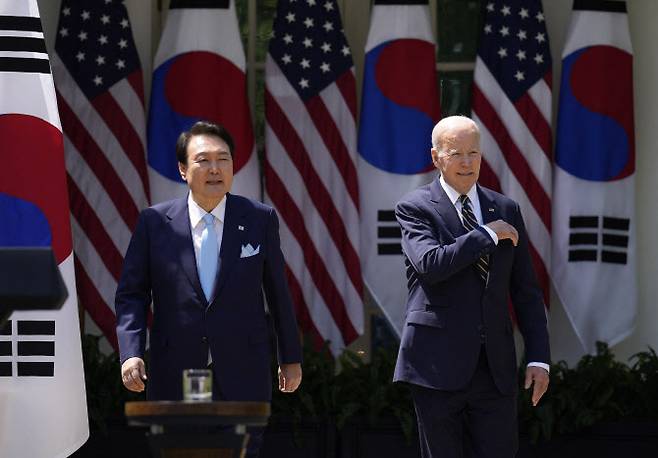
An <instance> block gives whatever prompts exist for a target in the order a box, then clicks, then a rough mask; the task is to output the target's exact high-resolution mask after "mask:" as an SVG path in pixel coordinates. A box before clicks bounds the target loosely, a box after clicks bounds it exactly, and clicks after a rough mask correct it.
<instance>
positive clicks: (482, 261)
mask: <svg viewBox="0 0 658 458" xmlns="http://www.w3.org/2000/svg"><path fill="white" fill-rule="evenodd" d="M459 201H460V202H461V204H462V224H463V225H464V227H465V228H466V230H467V231H472V230H474V229H475V228H476V227H478V226H479V224H478V222H477V219H475V213H473V209H472V208H471V199H469V198H468V196H466V195H463V194H462V195H461V196H459ZM475 268H476V270H477V272H478V274H479V275H480V278H482V280H484V282H485V283H486V282H487V276H488V275H489V255H488V254H485V255H484V256H481V257H480V258H479V259H478V260H477V262H476V263H475Z"/></svg>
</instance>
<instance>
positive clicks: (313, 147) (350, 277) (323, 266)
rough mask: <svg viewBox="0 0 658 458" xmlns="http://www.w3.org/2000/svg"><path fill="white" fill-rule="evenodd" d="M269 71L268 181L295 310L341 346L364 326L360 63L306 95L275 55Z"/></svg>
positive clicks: (334, 346) (315, 331) (306, 325)
mask: <svg viewBox="0 0 658 458" xmlns="http://www.w3.org/2000/svg"><path fill="white" fill-rule="evenodd" d="M265 75H266V77H265V119H266V131H265V145H266V159H265V189H266V195H267V199H268V201H269V202H270V203H271V204H272V205H273V206H274V207H275V208H276V210H277V212H278V214H279V217H280V221H281V228H280V235H281V247H282V250H283V253H284V257H285V259H286V264H287V275H288V279H289V285H290V289H291V293H292V295H293V301H294V302H295V307H296V310H297V317H298V319H299V322H300V326H301V327H302V328H303V329H304V330H305V331H308V332H310V333H311V334H312V335H313V337H314V338H315V340H316V342H322V341H324V340H329V341H330V348H331V350H332V352H333V353H334V354H338V353H339V352H340V350H342V349H343V348H344V347H345V345H348V344H349V343H350V342H352V341H353V340H354V339H356V337H357V336H358V335H359V334H362V333H363V299H362V292H363V279H362V276H361V267H360V260H359V190H358V180H357V172H356V81H355V78H354V69H353V68H352V69H351V70H350V71H347V72H345V73H344V74H343V75H341V76H340V77H339V78H338V79H337V80H336V82H335V83H333V84H331V85H329V86H328V87H327V88H325V89H324V90H323V91H322V92H320V94H319V95H317V96H316V97H314V98H311V99H309V100H308V101H306V102H304V101H303V100H301V99H300V98H299V96H298V95H297V93H296V91H295V90H294V88H293V87H292V86H291V85H290V84H289V83H288V81H287V80H286V78H285V76H284V75H283V73H282V72H281V70H280V69H279V67H278V65H277V64H276V62H275V61H274V60H273V59H272V58H271V57H270V56H268V58H267V62H266V67H265Z"/></svg>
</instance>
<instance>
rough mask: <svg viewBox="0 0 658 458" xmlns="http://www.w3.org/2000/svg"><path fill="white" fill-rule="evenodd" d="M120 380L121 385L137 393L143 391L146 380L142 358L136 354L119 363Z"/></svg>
mask: <svg viewBox="0 0 658 458" xmlns="http://www.w3.org/2000/svg"><path fill="white" fill-rule="evenodd" d="M121 380H122V381H123V386H125V387H126V388H128V389H129V390H130V391H135V392H137V393H141V392H142V391H144V387H145V385H144V380H146V368H145V367H144V360H143V359H142V358H139V357H137V356H133V357H132V358H128V359H127V360H125V361H124V362H123V364H122V365H121Z"/></svg>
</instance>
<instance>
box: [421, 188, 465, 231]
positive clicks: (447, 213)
mask: <svg viewBox="0 0 658 458" xmlns="http://www.w3.org/2000/svg"><path fill="white" fill-rule="evenodd" d="M430 199H431V200H432V202H434V203H435V204H436V205H435V206H434V209H435V210H436V211H437V212H438V214H439V216H440V217H441V219H443V222H444V223H445V226H446V228H447V229H448V230H449V231H450V233H451V234H452V235H453V236H454V237H459V236H460V235H464V234H465V233H466V228H464V225H463V224H462V221H461V219H459V215H458V214H457V209H456V208H455V206H454V204H453V203H452V202H450V198H449V197H448V195H447V194H446V192H445V191H444V190H443V187H441V183H440V182H439V178H438V177H437V178H435V179H434V181H432V183H431V184H430Z"/></svg>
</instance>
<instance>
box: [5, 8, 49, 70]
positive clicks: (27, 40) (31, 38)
mask: <svg viewBox="0 0 658 458" xmlns="http://www.w3.org/2000/svg"><path fill="white" fill-rule="evenodd" d="M0 35H2V36H0V53H2V55H1V56H0V72H21V73H50V64H49V62H48V52H47V51H46V41H45V40H44V37H43V30H41V20H40V19H39V18H38V17H23V16H1V15H0Z"/></svg>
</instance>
